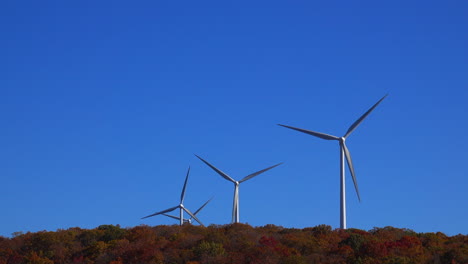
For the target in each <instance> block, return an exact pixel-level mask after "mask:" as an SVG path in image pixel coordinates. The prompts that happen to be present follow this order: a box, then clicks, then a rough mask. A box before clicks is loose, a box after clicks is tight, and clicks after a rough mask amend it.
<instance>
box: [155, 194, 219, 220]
mask: <svg viewBox="0 0 468 264" xmlns="http://www.w3.org/2000/svg"><path fill="white" fill-rule="evenodd" d="M212 199H213V198H210V199H209V200H208V201H206V202H205V203H204V204H203V205H202V206H200V208H198V209H197V210H196V211H195V212H194V213H193V215H195V216H196V215H197V214H198V213H199V212H200V211H201V210H202V209H203V208H204V207H205V206H206V205H207V204H208V203H209V202H210V201H211V200H212ZM162 215H164V216H167V217H170V218H173V219H176V220H179V221H180V217H178V216H174V215H170V214H162ZM192 219H193V217H190V218H189V219H184V223H189V224H191V223H192Z"/></svg>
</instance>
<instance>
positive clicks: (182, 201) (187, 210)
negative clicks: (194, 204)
mask: <svg viewBox="0 0 468 264" xmlns="http://www.w3.org/2000/svg"><path fill="white" fill-rule="evenodd" d="M189 174H190V167H189V168H188V171H187V176H186V177H185V182H184V187H183V188H182V193H181V194H180V203H179V205H177V206H174V207H171V208H169V209H166V210H164V211H161V212H156V213H154V214H151V215H148V216H145V217H142V218H141V219H145V218H148V217H152V216H155V215H160V214H165V213H169V212H172V211H174V210H175V209H180V217H179V220H180V225H183V224H184V211H185V212H187V214H189V215H190V216H191V217H192V218H193V219H195V221H197V222H198V223H199V224H200V225H202V226H203V224H202V222H201V221H200V220H199V219H198V218H197V217H196V216H195V214H192V212H190V210H189V209H187V208H185V207H184V204H183V203H184V197H185V188H186V187H187V181H188V177H189Z"/></svg>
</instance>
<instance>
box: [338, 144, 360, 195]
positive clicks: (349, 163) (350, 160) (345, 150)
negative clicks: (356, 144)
mask: <svg viewBox="0 0 468 264" xmlns="http://www.w3.org/2000/svg"><path fill="white" fill-rule="evenodd" d="M342 147H343V149H344V153H345V157H346V161H348V167H349V171H350V172H351V177H352V178H353V183H354V188H355V189H356V194H357V197H358V200H359V202H360V201H361V196H360V195H359V188H358V184H357V179H356V174H355V173H354V166H353V160H352V159H351V153H349V150H348V147H346V144H345V143H344V142H343V145H342Z"/></svg>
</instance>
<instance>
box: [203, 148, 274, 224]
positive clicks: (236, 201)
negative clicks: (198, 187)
mask: <svg viewBox="0 0 468 264" xmlns="http://www.w3.org/2000/svg"><path fill="white" fill-rule="evenodd" d="M195 156H197V155H195ZM197 158H199V159H200V160H201V161H203V162H204V163H205V164H206V165H208V166H209V167H210V168H212V169H213V170H214V171H216V172H217V173H218V174H219V175H221V177H223V178H224V179H226V180H228V181H230V182H232V183H234V202H233V206H232V223H239V185H240V184H241V183H243V182H245V181H247V180H250V179H252V178H253V177H255V176H258V175H259V174H261V173H264V172H265V171H267V170H270V169H273V168H274V167H276V166H279V165H281V164H283V163H278V164H276V165H273V166H271V167H268V168H266V169H263V170H260V171H257V172H254V173H252V174H249V175H247V176H245V177H244V178H243V179H242V180H240V181H236V180H234V179H233V178H231V177H229V176H228V175H227V174H226V173H224V172H222V171H220V170H219V169H217V168H216V167H215V166H213V165H211V164H210V163H208V162H207V161H206V160H204V159H202V158H200V157H199V156H197Z"/></svg>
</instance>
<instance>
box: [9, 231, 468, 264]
mask: <svg viewBox="0 0 468 264" xmlns="http://www.w3.org/2000/svg"><path fill="white" fill-rule="evenodd" d="M6 263H8V264H16V263H33V264H49V263H111V264H118V263H191V264H195V263H197V264H198V263H200V264H201V263H216V264H224V263H325V264H326V263H389V264H390V263H395V264H397V263H468V236H466V235H461V234H460V235H456V236H447V235H445V234H443V233H440V232H438V233H416V232H414V231H412V230H409V229H401V228H394V227H384V228H374V229H372V230H369V231H364V230H359V229H347V230H341V229H335V230H332V228H331V227H330V226H327V225H319V226H316V227H310V228H304V229H295V228H283V227H280V226H274V225H266V226H263V227H252V226H250V225H246V224H232V225H223V226H218V225H211V226H209V227H201V226H193V225H190V224H185V225H184V226H177V225H173V226H164V225H162V226H154V227H151V226H146V225H141V226H136V227H132V228H121V227H120V226H114V225H101V226H99V227H97V228H94V229H81V228H70V229H67V230H57V231H54V232H52V231H41V232H35V233H31V232H28V233H25V234H23V233H15V234H13V237H11V238H6V237H0V264H6Z"/></svg>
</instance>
